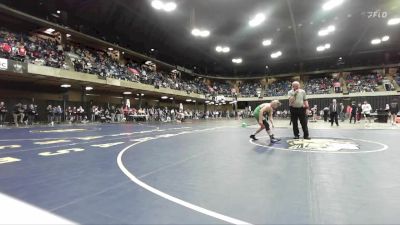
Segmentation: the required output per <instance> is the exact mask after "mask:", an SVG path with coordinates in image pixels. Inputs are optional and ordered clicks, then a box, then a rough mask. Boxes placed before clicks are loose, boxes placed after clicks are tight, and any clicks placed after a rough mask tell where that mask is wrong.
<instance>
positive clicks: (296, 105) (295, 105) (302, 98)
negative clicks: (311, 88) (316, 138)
mask: <svg viewBox="0 0 400 225" xmlns="http://www.w3.org/2000/svg"><path fill="white" fill-rule="evenodd" d="M288 96H289V106H290V119H291V123H292V125H293V134H294V138H295V139H299V137H300V135H299V124H298V121H299V120H300V124H301V127H302V129H303V134H304V139H310V136H309V133H308V126H307V110H308V108H309V105H308V100H307V95H306V92H305V91H304V90H303V89H300V83H299V82H298V81H294V82H293V83H292V90H290V91H289V92H288Z"/></svg>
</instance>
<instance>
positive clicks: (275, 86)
mask: <svg viewBox="0 0 400 225" xmlns="http://www.w3.org/2000/svg"><path fill="white" fill-rule="evenodd" d="M291 88H292V83H291V82H290V81H288V80H284V81H275V82H273V83H271V84H269V85H268V87H267V89H266V92H265V94H266V96H285V95H287V93H288V92H289V91H290V90H291Z"/></svg>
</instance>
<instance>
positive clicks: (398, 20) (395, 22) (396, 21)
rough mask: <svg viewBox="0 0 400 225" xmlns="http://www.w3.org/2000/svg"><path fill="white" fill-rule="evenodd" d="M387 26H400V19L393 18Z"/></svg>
mask: <svg viewBox="0 0 400 225" xmlns="http://www.w3.org/2000/svg"><path fill="white" fill-rule="evenodd" d="M387 24H388V25H389V26H393V25H397V24H400V17H399V18H391V19H389V20H388V22H387Z"/></svg>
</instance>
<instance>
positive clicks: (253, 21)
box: [249, 13, 265, 27]
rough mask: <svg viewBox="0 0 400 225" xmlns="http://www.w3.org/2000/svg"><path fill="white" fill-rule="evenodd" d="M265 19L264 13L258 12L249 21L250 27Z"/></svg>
mask: <svg viewBox="0 0 400 225" xmlns="http://www.w3.org/2000/svg"><path fill="white" fill-rule="evenodd" d="M264 20H265V15H264V14H263V13H258V14H257V15H256V16H255V17H254V18H253V19H251V20H250V21H249V25H250V27H256V26H258V25H260V24H261V23H262V22H264Z"/></svg>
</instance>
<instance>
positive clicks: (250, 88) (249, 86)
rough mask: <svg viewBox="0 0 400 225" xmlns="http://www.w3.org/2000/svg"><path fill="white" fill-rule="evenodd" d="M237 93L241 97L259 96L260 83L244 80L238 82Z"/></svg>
mask: <svg viewBox="0 0 400 225" xmlns="http://www.w3.org/2000/svg"><path fill="white" fill-rule="evenodd" d="M257 91H258V92H259V93H258V92H257ZM239 93H240V94H241V95H242V96H243V97H259V94H260V93H261V84H260V82H258V81H246V82H243V83H240V85H239Z"/></svg>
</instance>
